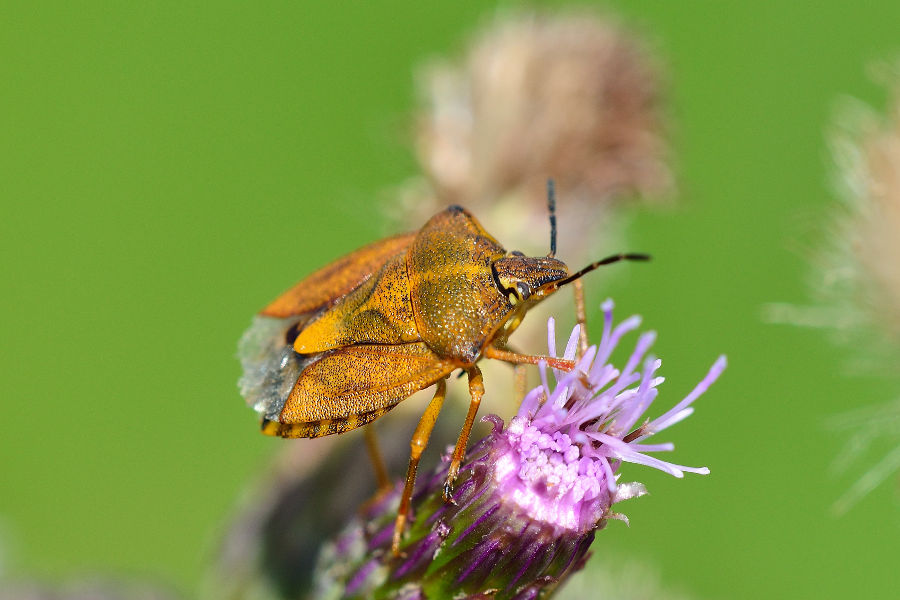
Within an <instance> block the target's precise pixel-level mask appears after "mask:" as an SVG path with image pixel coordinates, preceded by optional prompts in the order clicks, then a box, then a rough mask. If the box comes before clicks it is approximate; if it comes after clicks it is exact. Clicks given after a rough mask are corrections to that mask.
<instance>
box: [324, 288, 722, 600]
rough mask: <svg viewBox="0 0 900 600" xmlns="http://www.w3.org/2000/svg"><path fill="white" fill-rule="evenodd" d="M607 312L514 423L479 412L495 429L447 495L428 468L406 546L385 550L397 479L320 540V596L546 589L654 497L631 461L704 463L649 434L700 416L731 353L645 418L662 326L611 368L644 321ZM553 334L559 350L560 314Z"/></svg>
mask: <svg viewBox="0 0 900 600" xmlns="http://www.w3.org/2000/svg"><path fill="white" fill-rule="evenodd" d="M603 309H604V313H605V320H604V329H603V335H602V338H601V341H600V344H599V345H597V346H592V347H591V348H589V350H588V351H587V352H586V353H585V355H584V356H583V357H581V358H580V359H578V361H577V366H576V368H575V369H574V370H573V371H572V372H569V373H566V372H560V371H554V375H555V378H556V385H555V386H554V387H553V388H552V389H551V387H550V385H549V382H548V373H547V369H546V368H542V379H543V384H542V385H541V386H539V387H537V388H535V389H534V390H532V391H531V392H530V393H529V394H528V395H527V396H526V398H525V400H524V401H523V402H522V405H521V408H520V409H519V412H518V414H517V415H516V416H515V417H513V418H512V420H511V421H510V422H509V424H506V425H505V424H504V423H503V421H502V420H501V419H500V418H499V417H496V416H488V417H485V420H487V421H489V422H490V423H491V424H492V425H493V431H492V432H491V433H490V434H489V435H488V436H487V437H485V438H484V439H483V440H481V441H480V442H479V443H478V444H477V445H475V447H473V448H472V449H471V451H470V452H469V454H468V456H467V459H466V462H465V464H464V466H463V468H462V469H461V471H460V476H459V479H458V480H457V486H456V491H455V493H454V497H453V498H454V503H453V504H447V503H445V502H444V501H443V498H442V494H441V490H442V484H443V480H444V477H445V475H446V465H444V467H442V468H441V469H438V470H437V471H436V472H434V473H432V474H431V475H430V476H428V477H426V478H423V483H422V484H421V485H420V487H419V488H418V490H417V493H416V494H415V496H414V499H413V502H414V506H415V510H416V513H415V515H416V520H415V521H414V522H413V524H412V526H411V528H410V531H409V532H408V535H407V537H406V538H405V540H404V543H403V546H402V553H403V554H402V556H400V557H393V556H392V555H391V553H390V550H389V548H390V542H391V533H392V529H393V519H394V515H395V514H396V513H395V511H396V502H397V497H398V494H399V488H398V491H396V492H395V493H394V494H388V495H386V496H385V497H383V498H381V499H380V501H378V502H375V503H373V504H371V505H370V506H368V507H367V509H366V511H365V514H364V516H363V518H362V519H361V520H358V521H355V522H354V523H352V524H351V525H350V526H349V527H348V528H347V529H346V530H345V531H344V532H343V533H342V534H341V535H340V536H339V537H338V538H337V539H336V540H335V541H334V542H332V543H330V544H329V545H327V546H326V547H325V549H324V550H323V552H322V554H321V555H320V561H319V565H318V568H317V574H316V576H317V593H318V597H319V598H332V597H334V598H336V597H346V598H450V597H457V596H464V597H491V598H498V599H499V598H537V597H547V595H549V594H550V593H552V591H553V590H554V589H556V588H557V587H558V586H559V585H560V584H561V583H563V581H564V580H565V579H566V577H568V575H570V574H571V573H573V572H575V571H577V570H579V569H580V568H581V567H582V566H583V564H584V561H585V560H586V558H587V556H588V548H589V547H590V544H591V542H592V541H593V539H594V535H595V532H596V531H597V530H599V529H602V528H603V527H604V526H605V525H606V523H607V521H608V520H609V519H620V520H623V521H626V522H627V519H626V518H625V517H624V516H623V515H620V514H618V513H616V512H614V511H613V510H612V507H613V505H614V504H615V503H617V502H621V501H623V500H627V499H630V498H634V497H637V496H641V495H643V494H645V493H646V490H645V489H644V486H643V485H642V484H640V483H636V482H633V483H621V482H620V481H619V470H620V468H621V467H622V465H623V464H624V463H626V462H629V463H636V464H643V465H647V466H650V467H654V468H657V469H660V470H662V471H665V472H667V473H670V474H672V475H674V476H676V477H682V476H683V475H684V473H685V472H691V473H700V474H706V473H708V472H709V470H708V469H707V468H705V467H701V468H697V467H686V466H682V465H678V464H674V463H670V462H666V461H663V460H661V459H659V458H656V457H654V456H651V455H652V454H654V453H657V452H663V451H669V450H672V449H673V447H672V445H671V444H647V443H644V441H645V440H646V439H647V438H649V437H650V436H651V435H653V434H655V433H657V432H659V431H662V430H663V429H666V428H667V427H669V426H671V425H673V424H675V423H677V422H679V421H681V420H682V419H684V418H686V417H687V416H689V415H690V414H691V413H692V412H693V407H692V406H691V404H692V403H693V402H694V400H696V399H697V398H698V397H699V396H700V395H701V394H702V393H703V392H705V391H706V389H707V388H708V387H709V386H710V385H711V384H712V383H713V382H714V381H715V380H716V378H717V377H718V376H719V374H720V373H721V372H722V370H723V369H724V368H725V359H724V357H720V358H719V359H718V360H717V361H716V362H715V364H714V365H713V366H712V368H711V369H710V371H709V373H708V374H707V375H706V376H705V377H704V378H703V380H702V381H701V382H700V383H699V384H698V385H697V386H696V387H695V388H694V390H693V391H692V392H691V393H690V394H688V395H687V396H686V397H685V398H684V399H683V400H682V401H681V402H679V403H677V404H676V405H675V406H674V407H672V408H671V409H669V410H668V411H666V412H664V413H663V414H662V415H661V416H659V417H657V418H656V419H653V420H643V421H641V419H642V417H643V414H644V413H645V411H646V410H647V409H648V408H649V406H650V404H651V403H652V402H653V400H654V399H655V398H656V395H657V387H658V386H659V385H660V384H661V383H662V381H663V378H662V377H658V376H656V371H657V370H658V369H659V366H660V361H659V360H657V359H655V358H652V357H650V358H645V355H646V353H647V351H648V350H649V348H650V345H651V344H652V343H653V340H654V337H655V335H654V334H653V333H652V332H650V333H645V334H643V335H642V336H640V338H639V339H638V341H637V345H636V347H635V349H634V351H633V353H632V354H631V356H630V358H629V359H628V361H627V362H626V364H625V366H624V367H623V368H622V369H617V368H615V367H613V366H612V365H611V364H609V362H608V361H609V359H610V355H611V353H612V351H613V349H614V348H615V346H616V345H617V344H618V342H619V340H620V339H621V338H622V336H623V335H625V334H626V333H627V332H629V331H631V330H634V329H635V328H637V327H638V325H639V323H640V320H639V319H638V318H637V317H632V318H630V319H627V320H626V321H624V322H623V323H621V324H619V325H618V326H617V327H615V328H613V322H612V302H609V301H608V302H607V303H606V304H604V307H603ZM549 338H550V353H551V355H555V342H554V331H553V322H552V321H551V322H550V327H549ZM577 342H578V330H577V328H576V329H575V331H573V332H572V335H571V336H570V338H569V341H568V344H567V346H566V350H565V352H564V356H565V357H566V358H569V359H575V351H576V346H577Z"/></svg>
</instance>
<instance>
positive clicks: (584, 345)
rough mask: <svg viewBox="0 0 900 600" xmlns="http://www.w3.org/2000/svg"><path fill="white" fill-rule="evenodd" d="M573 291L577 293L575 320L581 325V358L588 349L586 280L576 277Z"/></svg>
mask: <svg viewBox="0 0 900 600" xmlns="http://www.w3.org/2000/svg"><path fill="white" fill-rule="evenodd" d="M572 292H573V294H574V295H575V321H576V322H577V323H578V324H579V325H581V329H580V330H579V332H578V353H577V355H576V356H577V357H578V358H581V357H582V356H584V353H585V352H587V349H588V336H587V311H585V309H584V282H583V281H582V280H581V279H576V280H575V281H573V282H572Z"/></svg>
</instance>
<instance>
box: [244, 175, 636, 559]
mask: <svg viewBox="0 0 900 600" xmlns="http://www.w3.org/2000/svg"><path fill="white" fill-rule="evenodd" d="M550 190H551V194H550V207H551V252H550V254H549V255H548V256H541V257H528V256H524V255H523V254H522V253H520V252H507V251H506V250H505V249H504V248H503V247H502V246H501V245H500V244H499V243H498V242H497V240H495V239H494V238H493V237H492V236H491V235H490V234H489V233H488V232H487V231H485V230H484V228H483V227H482V226H481V225H480V224H479V223H478V221H476V220H475V218H474V217H473V216H472V215H471V214H469V213H468V212H467V211H466V210H465V209H463V208H461V207H458V206H451V207H450V208H447V209H445V210H443V211H441V212H439V213H438V214H436V215H435V216H433V217H432V218H431V219H430V220H429V221H428V222H427V223H426V224H425V225H424V226H423V227H422V229H420V230H419V231H417V232H413V233H407V234H404V235H398V236H395V237H390V238H387V239H384V240H381V241H378V242H375V243H373V244H370V245H368V246H365V247H363V248H361V249H359V250H357V251H356V252H353V253H351V254H349V255H347V256H345V257H343V258H341V259H338V260H336V261H335V262H333V263H331V264H329V265H327V266H326V267H324V268H322V269H320V270H318V271H316V272H314V273H313V274H312V275H310V276H308V277H307V278H306V279H304V280H303V281H301V282H300V283H298V284H296V285H295V286H294V287H292V288H291V289H289V290H288V291H286V292H285V293H284V294H282V295H281V296H279V297H278V298H277V299H275V301H274V302H272V303H271V304H269V305H268V306H267V307H266V308H264V309H263V310H262V311H261V312H260V313H259V315H257V316H256V317H255V319H254V322H253V324H252V326H251V327H250V329H249V330H248V331H247V332H246V333H245V334H244V337H243V338H242V339H241V344H240V356H241V362H242V366H243V368H244V375H243V377H242V378H241V382H240V386H241V393H242V394H243V396H244V397H245V399H246V400H247V402H248V403H249V404H251V405H252V406H253V407H254V408H255V409H256V410H257V411H258V412H259V413H260V414H261V415H262V417H263V418H262V431H263V433H266V434H268V435H274V436H281V437H286V438H304V437H305V438H313V437H320V436H325V435H331V434H336V433H344V432H346V431H350V430H351V429H354V428H356V427H360V426H362V425H365V424H367V423H369V422H371V421H373V420H374V419H377V418H378V417H380V416H381V415H383V414H385V413H386V412H388V411H389V410H391V409H392V408H393V407H394V406H396V405H397V404H398V403H399V402H400V401H402V400H404V399H405V398H407V397H409V396H411V395H412V394H413V393H415V392H417V391H419V390H422V389H424V388H427V387H429V386H432V385H436V386H437V388H436V392H435V395H434V397H433V399H432V400H431V402H430V404H429V405H428V408H427V409H426V411H425V413H424V415H423V416H422V418H421V420H420V421H419V424H418V426H417V427H416V430H415V433H414V434H413V438H412V442H411V447H412V451H411V455H410V460H409V468H408V470H407V475H406V482H405V488H404V492H403V495H402V497H401V502H400V509H399V512H398V516H397V522H396V527H395V531H394V540H393V546H392V548H393V551H394V552H395V554H396V553H398V552H399V545H400V538H401V535H402V533H403V529H404V527H405V522H406V519H407V516H408V514H409V511H410V504H409V503H410V497H411V495H412V489H413V485H414V482H415V476H416V468H417V466H418V462H419V458H420V456H421V455H422V452H423V451H424V449H425V446H426V444H427V443H428V438H429V436H430V434H431V430H432V428H433V426H434V423H435V421H436V419H437V416H438V413H439V412H440V408H441V404H442V403H443V400H444V396H445V392H446V382H445V379H446V378H447V377H448V376H449V375H450V374H451V373H452V372H453V371H455V370H457V369H460V370H462V371H463V372H465V373H466V374H467V376H468V382H469V393H470V396H471V402H470V404H469V410H468V413H467V415H466V420H465V423H464V424H463V427H462V430H461V431H460V435H459V439H458V440H457V443H456V447H455V449H454V451H453V456H452V459H451V463H450V468H449V473H448V476H447V480H446V484H445V488H444V492H445V493H444V495H445V498H446V499H447V500H448V501H449V500H450V499H451V493H452V484H453V481H454V480H455V478H456V475H457V473H458V472H459V466H460V463H461V461H462V458H463V456H464V454H465V449H466V445H467V442H468V438H469V433H470V432H471V429H472V425H473V423H474V421H475V415H476V413H477V411H478V406H479V403H480V402H481V397H482V395H483V394H484V385H483V383H482V376H481V370H480V369H479V368H478V366H477V363H478V361H479V360H481V359H482V358H494V359H499V360H502V361H506V362H510V363H514V364H537V363H538V362H539V361H546V362H547V363H548V364H549V365H551V366H554V367H556V368H561V369H571V368H573V366H574V365H573V363H572V362H570V361H566V360H563V359H556V358H550V357H546V356H534V355H525V354H519V353H516V352H513V351H512V350H510V349H509V348H508V346H507V340H508V338H509V336H510V334H511V333H512V332H513V331H514V330H515V329H516V327H518V325H519V323H521V321H522V318H523V317H524V316H525V314H526V313H527V312H528V310H529V309H530V308H532V307H533V306H535V305H536V304H537V303H538V302H540V301H541V300H543V299H544V298H546V297H547V296H549V295H550V294H552V293H553V292H555V291H556V290H558V289H559V288H560V287H561V286H563V285H566V284H568V283H571V282H573V281H576V280H577V279H578V278H580V277H581V276H582V275H584V274H585V273H587V272H589V271H592V270H593V269H596V268H597V267H599V266H601V265H604V264H609V263H612V262H616V261H619V260H623V259H631V260H645V259H646V258H647V256H646V255H643V254H619V255H615V256H611V257H609V258H606V259H604V260H602V261H598V262H595V263H591V264H590V265H588V266H587V267H585V268H583V269H581V270H580V271H578V272H576V273H574V274H570V273H569V269H568V267H567V266H566V265H565V263H563V262H561V261H559V260H557V259H556V258H554V256H553V255H554V254H555V246H556V243H555V241H556V240H555V229H556V228H555V217H554V215H553V198H552V187H551V188H550ZM579 313H583V310H579ZM376 468H377V465H376ZM382 472H383V471H382ZM382 478H383V479H384V477H382Z"/></svg>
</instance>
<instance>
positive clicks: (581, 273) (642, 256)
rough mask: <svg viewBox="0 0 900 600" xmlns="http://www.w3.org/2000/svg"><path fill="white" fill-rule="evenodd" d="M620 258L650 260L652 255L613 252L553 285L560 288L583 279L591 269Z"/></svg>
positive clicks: (614, 261) (617, 260) (609, 263)
mask: <svg viewBox="0 0 900 600" xmlns="http://www.w3.org/2000/svg"><path fill="white" fill-rule="evenodd" d="M620 260H641V261H644V260H650V255H649V254H642V253H637V252H629V253H624V254H613V255H612V256H607V257H606V258H604V259H603V260H598V261H597V262H592V263H591V264H589V265H588V266H586V267H585V268H583V269H581V270H580V271H577V272H575V273H572V274H571V275H569V276H568V277H566V278H565V279H560V280H559V281H556V282H555V283H554V284H553V287H554V288H560V287H562V286H564V285H566V284H568V283H572V282H573V281H575V280H576V279H581V278H582V277H584V276H585V275H587V274H588V273H590V272H591V271H593V270H594V269H596V268H598V267H602V266H604V265H611V264H613V263H616V262H619V261H620Z"/></svg>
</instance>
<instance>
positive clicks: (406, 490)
mask: <svg viewBox="0 0 900 600" xmlns="http://www.w3.org/2000/svg"><path fill="white" fill-rule="evenodd" d="M446 395H447V382H446V381H445V380H444V379H438V382H437V390H436V391H435V392H434V398H432V399H431V402H430V403H429V404H428V408H426V409H425V414H423V415H422V418H421V419H419V424H418V425H416V431H415V433H413V437H412V441H411V442H410V444H409V445H410V449H411V452H410V453H409V468H407V470H406V484H405V485H404V487H403V496H401V497H400V509H399V510H398V511H397V520H396V521H394V539H393V541H392V542H391V553H392V554H393V555H394V556H399V555H400V536H402V535H403V529H404V528H405V527H406V520H407V518H408V516H409V508H410V507H409V504H410V500H411V499H412V493H413V486H414V485H415V483H416V469H417V468H418V466H419V459H420V458H421V457H422V453H423V452H425V447H426V446H428V438H429V437H431V430H432V429H434V423H435V421H437V418H438V414H439V413H440V412H441V405H442V404H443V403H444V397H445V396H446Z"/></svg>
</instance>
